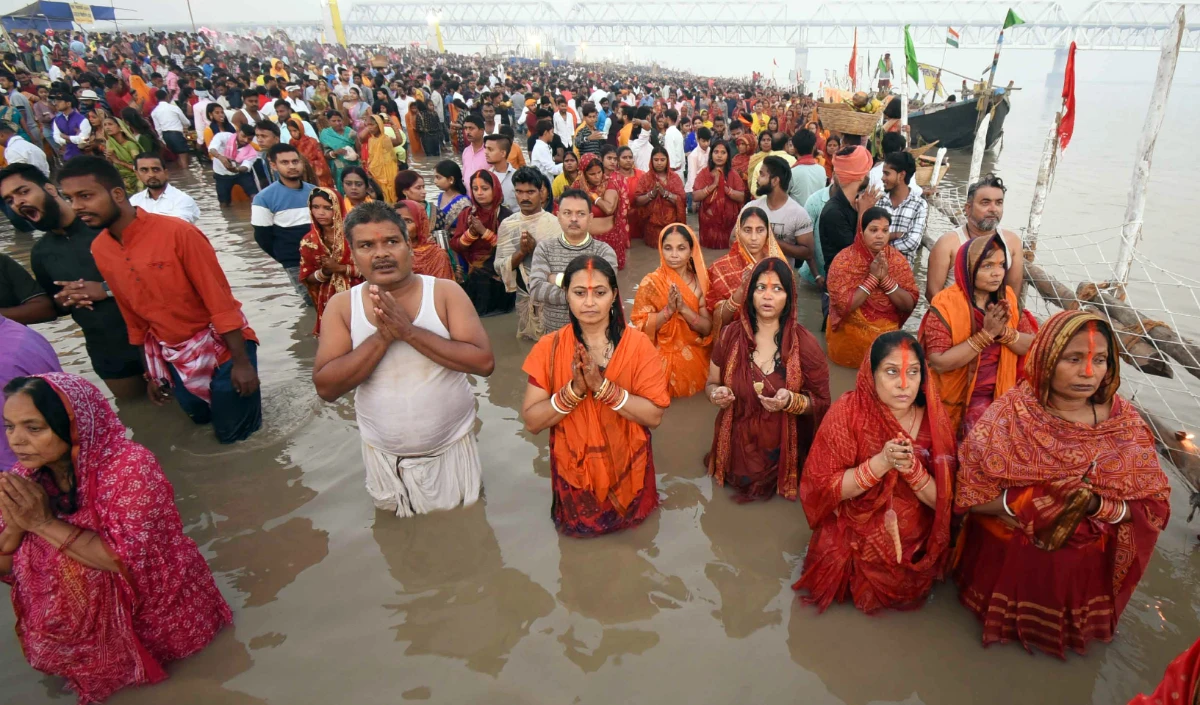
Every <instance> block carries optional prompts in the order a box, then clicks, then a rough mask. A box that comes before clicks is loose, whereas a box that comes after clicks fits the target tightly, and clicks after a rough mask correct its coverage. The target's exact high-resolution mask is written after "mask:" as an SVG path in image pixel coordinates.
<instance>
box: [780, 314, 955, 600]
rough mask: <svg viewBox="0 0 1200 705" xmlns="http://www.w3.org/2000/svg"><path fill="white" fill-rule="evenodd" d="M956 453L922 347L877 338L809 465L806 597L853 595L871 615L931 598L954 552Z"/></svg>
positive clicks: (804, 489)
mask: <svg viewBox="0 0 1200 705" xmlns="http://www.w3.org/2000/svg"><path fill="white" fill-rule="evenodd" d="M954 451H955V446H954V432H953V431H952V430H951V428H950V420H949V418H948V417H947V416H946V412H945V409H943V408H942V404H941V402H940V401H939V400H938V394H937V387H936V383H935V382H934V381H933V377H932V376H931V375H930V374H929V373H928V370H927V368H926V365H925V358H924V354H923V351H922V350H921V346H920V345H918V344H917V341H916V340H915V339H914V338H913V337H912V336H911V335H910V334H908V333H906V332H904V331H893V332H891V333H884V334H883V335H881V336H879V337H878V338H876V339H875V342H874V343H873V344H872V345H871V350H870V355H868V356H866V357H865V358H864V359H863V361H862V364H861V365H859V368H858V381H857V383H856V385H855V388H854V390H853V391H851V392H850V393H849V394H846V395H845V396H843V397H842V398H840V399H838V400H837V401H836V402H834V404H833V407H832V408H831V409H830V410H829V414H828V415H827V416H826V417H825V422H824V423H823V424H822V425H821V430H820V431H818V432H817V439H816V442H815V443H813V449H812V452H811V453H810V454H809V456H808V462H807V463H805V464H804V474H803V475H802V476H801V479H800V501H801V502H802V503H803V504H804V513H805V515H806V516H807V517H808V524H809V526H811V527H812V530H813V534H812V538H811V539H810V540H809V542H808V553H807V555H806V556H805V558H804V570H803V571H802V572H801V574H800V579H799V580H798V581H796V583H795V584H794V585H793V586H792V587H793V588H794V589H795V590H798V591H806V592H807V593H808V594H807V595H806V596H804V597H802V599H803V600H804V602H806V603H809V604H814V605H816V606H817V609H818V610H820V611H824V610H825V609H827V608H828V607H829V606H830V605H831V604H833V603H834V602H843V601H845V600H846V599H847V598H849V599H850V600H852V601H853V602H854V606H855V607H857V608H858V609H860V610H862V611H863V612H866V613H867V614H871V613H873V612H877V611H879V610H881V609H897V610H905V609H917V608H919V607H920V606H921V605H922V604H923V603H924V601H925V598H926V597H927V596H928V595H929V591H930V590H931V589H932V588H933V582H934V581H935V580H940V579H941V578H942V575H943V571H944V570H945V568H946V563H947V559H948V558H949V547H950V516H951V511H952V508H951V503H952V502H953V499H954V471H955V467H956V465H957V462H956V459H955V454H954Z"/></svg>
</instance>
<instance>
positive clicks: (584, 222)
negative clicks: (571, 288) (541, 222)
mask: <svg viewBox="0 0 1200 705" xmlns="http://www.w3.org/2000/svg"><path fill="white" fill-rule="evenodd" d="M591 222H592V198H591V196H588V195H587V193H586V192H585V191H582V190H580V189H574V188H569V189H567V190H566V191H563V193H562V196H559V199H558V224H559V225H560V226H562V232H563V234H562V237H556V238H553V239H551V240H544V241H542V242H539V243H538V245H537V248H536V249H534V251H533V263H532V264H531V265H530V268H529V269H530V273H529V298H530V300H532V301H533V302H534V303H536V304H539V305H540V306H541V308H542V323H543V325H544V326H545V332H546V333H553V332H554V331H556V330H558V329H559V328H562V327H563V326H565V325H569V324H570V323H571V317H570V312H569V311H568V309H567V292H566V290H564V289H563V288H562V276H563V272H565V271H567V265H568V264H570V263H571V260H573V259H575V258H576V257H578V256H580V255H595V256H596V257H602V258H604V259H605V260H606V261H607V262H608V263H609V264H611V265H612V266H613V271H616V269H617V253H616V252H614V251H613V248H612V247H611V246H609V245H608V243H605V242H600V241H599V240H597V239H595V238H593V237H592V236H591V235H590V234H589V233H588V226H589V225H590V224H591Z"/></svg>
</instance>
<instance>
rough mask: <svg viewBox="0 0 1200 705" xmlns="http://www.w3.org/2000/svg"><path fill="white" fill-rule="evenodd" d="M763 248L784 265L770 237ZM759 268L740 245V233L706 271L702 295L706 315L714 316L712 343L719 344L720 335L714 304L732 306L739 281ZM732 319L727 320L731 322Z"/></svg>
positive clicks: (777, 243) (778, 249)
mask: <svg viewBox="0 0 1200 705" xmlns="http://www.w3.org/2000/svg"><path fill="white" fill-rule="evenodd" d="M763 247H764V248H765V249H766V252H765V255H766V256H767V257H778V258H779V259H781V260H783V261H785V262H786V261H787V257H785V256H784V254H783V250H782V249H781V248H780V247H779V242H778V241H777V240H776V239H775V236H774V235H772V234H768V235H767V242H766V244H765V245H763ZM755 264H758V262H757V261H755V260H754V258H752V257H751V256H750V252H749V251H748V250H747V249H746V245H745V244H744V243H743V241H742V234H741V232H738V233H737V240H735V241H734V243H733V245H732V246H731V247H730V248H729V252H728V253H726V254H725V255H722V256H721V258H720V259H718V260H717V261H716V262H713V264H712V266H711V267H709V268H708V293H707V294H705V295H704V305H705V306H707V307H708V312H709V313H711V314H712V315H713V331H712V336H713V340H718V336H719V335H720V328H721V322H720V319H719V317H718V315H717V310H716V309H717V304H720V303H721V302H722V301H725V302H727V303H726V304H725V305H727V306H728V305H732V302H730V301H729V300H730V299H731V298H732V297H733V295H734V293H736V292H737V290H738V287H740V286H741V285H742V278H743V277H745V276H746V275H748V274H750V270H751V269H752V268H753V267H754V265H755ZM733 320H734V319H732V318H731V319H730V321H731V322H732V321H733Z"/></svg>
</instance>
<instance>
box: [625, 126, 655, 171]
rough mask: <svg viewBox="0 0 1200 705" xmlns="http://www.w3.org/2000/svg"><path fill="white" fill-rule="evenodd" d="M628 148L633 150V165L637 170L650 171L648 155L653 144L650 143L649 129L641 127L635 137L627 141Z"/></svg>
mask: <svg viewBox="0 0 1200 705" xmlns="http://www.w3.org/2000/svg"><path fill="white" fill-rule="evenodd" d="M629 150H630V151H631V152H633V166H634V168H635V169H638V170H639V171H650V155H651V153H652V152H653V151H654V146H653V145H651V144H650V130H647V129H646V128H644V127H643V128H642V132H641V134H639V135H638V136H637V139H635V140H631V141H630V142H629Z"/></svg>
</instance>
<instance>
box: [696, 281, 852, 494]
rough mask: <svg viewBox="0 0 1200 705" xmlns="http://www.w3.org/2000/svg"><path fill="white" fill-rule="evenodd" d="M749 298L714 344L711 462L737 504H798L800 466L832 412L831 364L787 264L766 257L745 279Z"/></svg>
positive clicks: (710, 468) (709, 387)
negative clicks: (799, 314)
mask: <svg viewBox="0 0 1200 705" xmlns="http://www.w3.org/2000/svg"><path fill="white" fill-rule="evenodd" d="M746 276H747V280H748V282H749V286H748V289H749V291H750V292H751V298H750V300H748V301H747V302H746V303H747V304H748V305H747V306H745V307H743V308H742V310H741V312H740V314H739V318H738V320H737V321H736V322H734V323H733V324H732V325H729V326H726V327H725V329H724V330H722V331H721V337H720V339H719V340H718V341H717V343H716V345H715V346H714V347H713V354H712V362H711V363H710V364H709V368H708V370H709V371H708V385H707V387H706V391H707V393H708V398H709V401H711V402H712V403H713V404H715V405H716V406H718V407H719V408H720V409H721V411H719V412H718V413H717V420H716V424H715V425H714V428H713V442H712V450H711V451H710V452H709V454H708V458H707V459H706V464H707V465H708V474H709V475H712V477H713V480H714V481H715V482H716V483H717V484H718V485H729V486H730V487H732V488H733V489H734V491H735V492H736V497H737V501H739V502H748V501H752V500H756V499H770V498H771V497H773V496H774V495H776V494H778V495H779V496H780V497H783V498H784V499H789V500H792V501H795V499H796V482H797V476H798V475H799V472H800V468H801V467H802V466H803V465H804V461H805V458H806V457H807V456H808V449H809V447H810V446H811V445H812V442H813V437H814V435H815V434H816V431H817V428H818V427H819V426H820V425H821V419H822V418H824V416H825V412H826V410H828V409H829V366H828V365H827V364H826V362H825V353H824V352H822V350H821V346H820V345H819V344H818V343H817V339H816V338H815V337H813V334H812V333H810V332H808V331H807V330H806V329H805V328H804V327H803V326H801V325H800V324H799V323H798V322H797V321H796V313H795V299H796V283H795V281H796V280H795V277H794V275H793V274H792V271H791V268H790V267H789V266H788V263H787V261H786V260H783V259H780V258H777V257H768V258H766V259H764V260H763V261H761V262H759V263H758V264H757V265H756V266H755V267H754V270H753V271H752V272H751V273H750V274H748V275H746Z"/></svg>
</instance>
